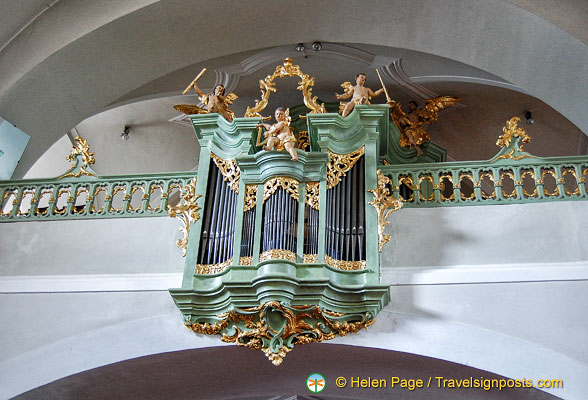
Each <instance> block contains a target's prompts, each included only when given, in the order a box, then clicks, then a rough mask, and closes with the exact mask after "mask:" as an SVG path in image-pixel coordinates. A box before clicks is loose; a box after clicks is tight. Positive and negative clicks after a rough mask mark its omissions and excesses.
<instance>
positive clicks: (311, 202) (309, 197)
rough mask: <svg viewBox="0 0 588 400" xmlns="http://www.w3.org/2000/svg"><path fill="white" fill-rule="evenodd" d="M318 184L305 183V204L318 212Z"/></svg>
mask: <svg viewBox="0 0 588 400" xmlns="http://www.w3.org/2000/svg"><path fill="white" fill-rule="evenodd" d="M319 191H320V185H319V182H306V204H308V206H309V207H311V208H313V209H315V210H317V211H318V209H319Z"/></svg>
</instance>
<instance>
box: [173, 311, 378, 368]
mask: <svg viewBox="0 0 588 400" xmlns="http://www.w3.org/2000/svg"><path fill="white" fill-rule="evenodd" d="M268 315H271V319H270V318H268ZM216 318H217V322H214V323H212V324H211V323H210V322H192V321H190V320H189V319H185V321H184V324H185V325H186V327H188V328H189V329H191V330H192V331H194V332H196V333H202V334H207V335H216V334H221V335H222V337H221V340H222V341H223V342H226V343H236V344H237V345H238V346H242V347H248V348H250V349H252V350H261V351H262V352H263V353H264V354H265V355H266V357H267V358H268V359H269V360H270V361H271V362H272V364H274V365H276V366H277V365H280V364H281V363H282V361H283V360H284V357H285V356H286V354H287V353H288V352H290V351H291V350H292V349H294V346H295V345H302V344H307V343H318V342H322V341H324V340H331V339H334V338H335V337H336V336H337V335H339V336H345V335H348V334H350V333H357V332H358V331H359V330H360V329H367V327H368V326H370V325H372V324H373V323H374V322H375V319H374V316H373V315H372V313H370V312H365V313H357V314H344V313H339V312H333V311H329V310H326V309H324V308H322V307H319V306H316V305H303V306H292V305H289V304H285V303H281V302H278V301H268V302H266V303H264V304H262V305H260V306H257V307H249V308H234V309H232V310H230V311H228V312H226V313H222V314H219V315H217V316H216Z"/></svg>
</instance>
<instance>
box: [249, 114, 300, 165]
mask: <svg viewBox="0 0 588 400" xmlns="http://www.w3.org/2000/svg"><path fill="white" fill-rule="evenodd" d="M275 118H276V123H275V124H273V125H270V124H258V125H257V128H261V127H264V128H265V129H267V131H266V132H265V134H264V137H265V138H266V139H267V144H266V145H265V146H263V149H264V150H266V151H270V150H276V151H282V150H284V149H286V151H287V152H288V153H290V155H291V156H292V161H296V160H298V153H296V148H295V147H296V136H294V132H293V130H292V127H290V121H291V118H290V109H285V108H284V107H279V108H276V112H275Z"/></svg>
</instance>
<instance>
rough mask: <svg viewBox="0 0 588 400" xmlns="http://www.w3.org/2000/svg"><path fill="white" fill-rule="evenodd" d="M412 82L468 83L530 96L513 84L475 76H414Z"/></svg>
mask: <svg viewBox="0 0 588 400" xmlns="http://www.w3.org/2000/svg"><path fill="white" fill-rule="evenodd" d="M410 80H411V81H412V82H414V83H419V82H423V83H425V82H448V81H449V82H467V83H476V84H479V85H486V86H496V87H501V88H504V89H509V90H514V91H516V92H520V93H523V94H526V95H528V96H530V94H529V93H528V92H527V91H525V90H524V89H522V88H520V87H518V86H516V85H513V84H512V83H508V82H503V81H497V80H493V79H485V78H476V77H473V76H457V75H424V76H413V77H411V78H410Z"/></svg>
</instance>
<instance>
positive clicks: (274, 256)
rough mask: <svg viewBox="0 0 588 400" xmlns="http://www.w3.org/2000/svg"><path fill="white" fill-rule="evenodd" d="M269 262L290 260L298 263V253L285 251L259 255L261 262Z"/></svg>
mask: <svg viewBox="0 0 588 400" xmlns="http://www.w3.org/2000/svg"><path fill="white" fill-rule="evenodd" d="M267 260H289V261H292V262H296V253H294V252H292V251H290V250H283V249H272V250H266V251H264V252H263V253H261V254H260V255H259V262H262V261H267Z"/></svg>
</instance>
